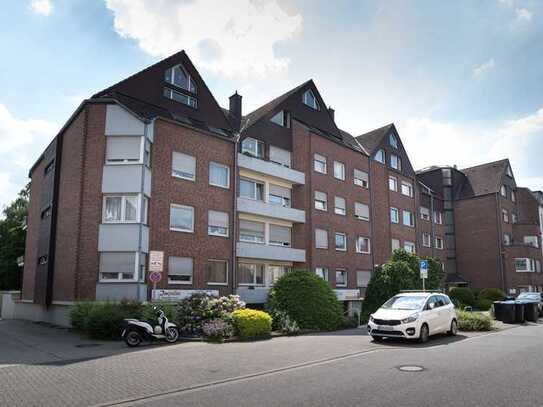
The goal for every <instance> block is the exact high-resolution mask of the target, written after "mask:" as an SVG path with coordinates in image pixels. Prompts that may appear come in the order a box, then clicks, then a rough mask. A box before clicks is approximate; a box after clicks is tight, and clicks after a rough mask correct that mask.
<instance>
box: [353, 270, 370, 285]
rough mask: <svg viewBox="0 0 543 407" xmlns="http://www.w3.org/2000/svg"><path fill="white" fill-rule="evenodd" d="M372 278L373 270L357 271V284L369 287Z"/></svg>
mask: <svg viewBox="0 0 543 407" xmlns="http://www.w3.org/2000/svg"><path fill="white" fill-rule="evenodd" d="M370 279H371V271H357V272H356V286H357V287H367V286H368V283H369V282H370Z"/></svg>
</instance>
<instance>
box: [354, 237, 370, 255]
mask: <svg viewBox="0 0 543 407" xmlns="http://www.w3.org/2000/svg"><path fill="white" fill-rule="evenodd" d="M356 252H357V253H364V254H368V253H370V252H371V247H370V239H369V238H368V237H363V236H358V237H357V238H356Z"/></svg>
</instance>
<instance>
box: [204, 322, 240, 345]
mask: <svg viewBox="0 0 543 407" xmlns="http://www.w3.org/2000/svg"><path fill="white" fill-rule="evenodd" d="M202 333H203V334H204V335H205V336H206V337H207V338H208V339H209V340H211V341H213V342H222V341H224V339H225V338H229V337H231V336H232V335H233V334H234V328H233V327H232V324H231V323H229V322H226V321H224V320H222V319H213V320H211V321H207V322H204V323H203V324H202Z"/></svg>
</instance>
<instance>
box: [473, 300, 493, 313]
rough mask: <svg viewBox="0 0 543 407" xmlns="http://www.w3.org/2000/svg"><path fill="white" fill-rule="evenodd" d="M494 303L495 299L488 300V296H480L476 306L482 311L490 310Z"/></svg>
mask: <svg viewBox="0 0 543 407" xmlns="http://www.w3.org/2000/svg"><path fill="white" fill-rule="evenodd" d="M493 303H494V301H492V300H488V299H486V298H479V299H478V300H477V304H476V307H477V309H478V310H480V311H488V310H489V309H490V307H492V304H493Z"/></svg>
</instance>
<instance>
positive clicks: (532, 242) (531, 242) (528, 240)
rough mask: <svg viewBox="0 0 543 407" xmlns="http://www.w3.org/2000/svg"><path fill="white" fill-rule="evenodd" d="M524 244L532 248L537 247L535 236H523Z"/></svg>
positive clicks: (537, 241)
mask: <svg viewBox="0 0 543 407" xmlns="http://www.w3.org/2000/svg"><path fill="white" fill-rule="evenodd" d="M524 244H525V245H527V246H532V247H539V240H538V239H537V236H524Z"/></svg>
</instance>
